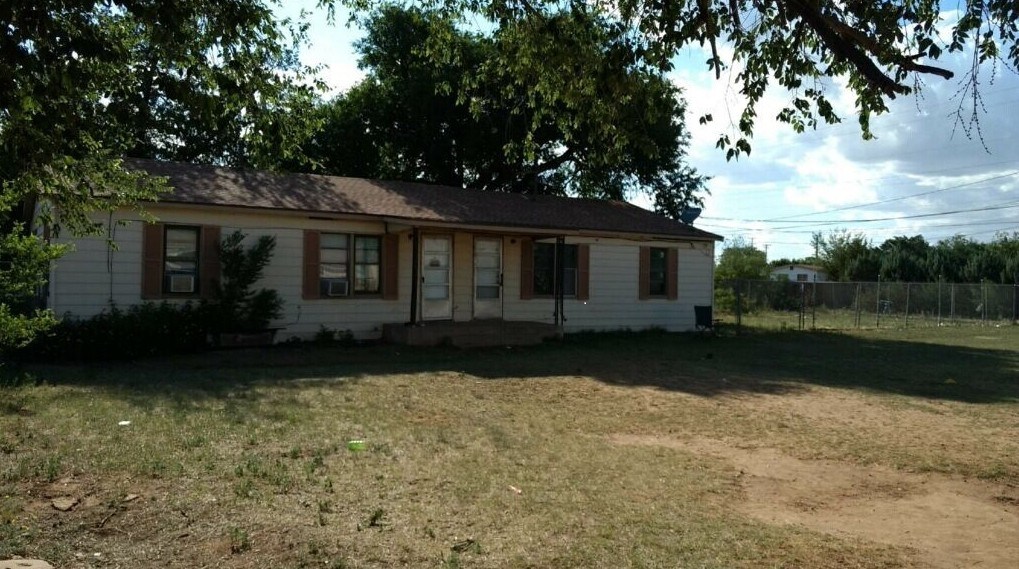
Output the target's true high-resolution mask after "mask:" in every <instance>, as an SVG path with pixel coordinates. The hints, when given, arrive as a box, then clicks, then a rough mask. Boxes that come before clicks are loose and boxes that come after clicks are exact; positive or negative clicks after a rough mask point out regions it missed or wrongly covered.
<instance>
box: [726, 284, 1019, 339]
mask: <svg viewBox="0 0 1019 569" xmlns="http://www.w3.org/2000/svg"><path fill="white" fill-rule="evenodd" d="M715 310H716V312H717V313H718V314H720V315H721V316H723V318H726V319H731V320H732V321H734V322H735V323H736V324H737V325H747V326H762V327H779V328H794V329H801V330H802V329H812V328H829V329H847V328H882V327H889V328H903V327H924V326H946V325H977V326H979V325H996V324H1008V323H1013V322H1016V321H1019V285H998V284H990V283H976V284H954V283H899V282H887V283H886V282H856V283H837V282H816V283H815V282H794V281H746V280H740V281H729V282H725V283H721V284H720V285H719V286H718V287H717V288H716V290H715Z"/></svg>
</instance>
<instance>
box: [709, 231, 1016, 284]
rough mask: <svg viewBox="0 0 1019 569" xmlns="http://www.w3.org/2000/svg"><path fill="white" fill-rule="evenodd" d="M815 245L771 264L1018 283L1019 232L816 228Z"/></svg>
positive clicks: (915, 278)
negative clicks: (886, 234)
mask: <svg viewBox="0 0 1019 569" xmlns="http://www.w3.org/2000/svg"><path fill="white" fill-rule="evenodd" d="M812 245H813V246H814V250H815V255H814V256H812V257H807V258H804V259H778V260H776V261H773V262H771V263H770V266H772V267H775V266H781V265H788V264H795V263H804V264H813V265H818V266H820V267H822V268H824V270H825V272H827V273H828V277H829V278H830V279H831V280H833V281H864V282H867V281H876V280H882V281H898V282H937V281H939V280H940V281H943V282H953V283H975V282H981V281H989V282H994V283H1001V284H1012V283H1019V232H1017V233H1011V234H1007V233H999V234H998V235H997V236H995V238H994V239H993V240H991V241H990V242H986V243H982V242H979V241H974V240H973V239H971V238H968V237H965V236H962V235H956V236H954V237H949V238H948V239H943V240H941V241H938V242H937V243H935V244H931V243H929V242H928V241H927V240H926V239H924V237H923V236H922V235H914V236H912V237H907V236H899V237H892V238H891V239H887V240H885V241H884V242H883V243H881V244H880V245H874V244H873V243H872V241H871V240H870V239H868V238H867V237H866V235H864V234H863V233H856V232H851V231H846V230H836V231H832V232H830V233H828V234H827V235H824V234H822V233H820V232H818V233H815V234H814V235H813V237H812ZM723 255H724V253H723Z"/></svg>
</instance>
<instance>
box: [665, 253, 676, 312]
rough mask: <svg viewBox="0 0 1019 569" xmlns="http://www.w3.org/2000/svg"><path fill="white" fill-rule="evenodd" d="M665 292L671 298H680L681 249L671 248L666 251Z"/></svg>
mask: <svg viewBox="0 0 1019 569" xmlns="http://www.w3.org/2000/svg"><path fill="white" fill-rule="evenodd" d="M665 270H666V271H668V272H667V273H666V275H665V292H666V296H667V297H668V298H669V300H676V299H677V298H679V251H677V250H676V249H669V250H667V251H666V253H665Z"/></svg>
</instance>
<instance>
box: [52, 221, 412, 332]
mask: <svg viewBox="0 0 1019 569" xmlns="http://www.w3.org/2000/svg"><path fill="white" fill-rule="evenodd" d="M149 211H150V212H151V213H152V214H154V215H155V216H156V217H157V218H159V220H160V221H162V222H165V223H179V224H195V225H199V224H202V225H219V226H220V227H222V232H223V235H224V236H225V235H228V234H229V233H231V232H233V231H234V230H235V229H241V230H242V231H244V232H245V233H246V234H247V235H248V237H247V240H248V241H251V240H254V239H257V238H258V237H259V236H261V235H275V236H276V251H275V253H274V254H273V257H272V260H271V262H270V263H269V265H268V266H267V267H266V269H265V277H264V279H263V280H262V281H261V282H260V283H258V285H257V286H260V287H265V288H271V289H275V290H276V291H277V292H279V293H280V296H281V297H282V298H283V301H284V306H283V310H284V313H283V316H282V317H281V318H280V319H279V320H278V321H277V322H274V323H273V325H274V326H280V327H283V328H284V330H282V331H281V332H280V333H279V335H278V339H281V340H284V339H287V338H289V337H291V336H298V337H302V338H308V337H311V336H313V335H314V334H315V332H317V331H318V330H319V327H320V326H322V325H324V326H326V327H329V328H332V329H334V330H350V331H351V332H353V333H354V335H355V336H357V337H360V338H370V337H379V336H381V334H382V324H383V323H387V322H403V321H407V320H408V319H409V317H410V312H409V311H410V308H409V306H410V302H409V299H410V259H411V245H410V240H409V239H408V238H406V234H403V235H401V239H400V268H399V277H400V280H399V300H396V301H392V300H382V299H381V298H359V299H355V298H329V299H315V300H304V299H302V298H301V278H302V262H303V251H302V248H303V243H304V240H303V239H304V230H305V229H317V230H321V231H335V232H351V233H369V234H370V233H378V234H381V233H383V232H384V231H385V226H384V225H383V224H382V223H379V222H352V221H328V220H312V219H307V218H301V217H284V216H279V215H264V214H245V213H224V212H215V213H209V212H203V211H190V210H183V209H167V208H160V207H159V206H152V207H150V208H149ZM120 219H130V218H124V217H121V218H120ZM142 226H143V223H142V222H141V221H138V220H136V219H135V220H132V221H131V223H130V224H129V225H127V226H123V227H116V229H115V235H114V237H115V241H116V242H117V244H118V249H117V250H116V251H113V252H109V251H108V249H107V247H106V242H105V240H103V239H100V238H87V239H79V240H75V241H74V251H73V252H71V253H69V254H68V255H66V256H65V257H63V258H62V259H60V260H59V261H58V262H57V263H56V265H55V267H54V270H53V272H52V277H51V283H50V307H51V308H53V310H54V311H55V312H56V313H57V314H61V315H63V314H68V313H70V314H73V315H75V316H80V317H89V316H92V315H94V314H97V313H99V312H101V311H103V310H106V309H108V308H109V306H110V302H111V301H112V302H113V303H115V304H116V305H117V306H119V307H127V306H130V305H134V304H140V303H142V302H143V301H142V298H141V267H142V249H141V233H142ZM108 259H112V262H109V261H108ZM111 287H112V290H113V295H112V297H111V295H110V290H111ZM175 302H183V301H175Z"/></svg>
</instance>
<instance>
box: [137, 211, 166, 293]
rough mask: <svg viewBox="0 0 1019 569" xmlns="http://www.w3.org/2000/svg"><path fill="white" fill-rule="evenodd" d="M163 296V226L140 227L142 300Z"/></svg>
mask: <svg viewBox="0 0 1019 569" xmlns="http://www.w3.org/2000/svg"><path fill="white" fill-rule="evenodd" d="M162 296H163V224H162V223H146V224H145V225H144V226H143V227H142V299H144V300H151V299H157V298H162Z"/></svg>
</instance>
